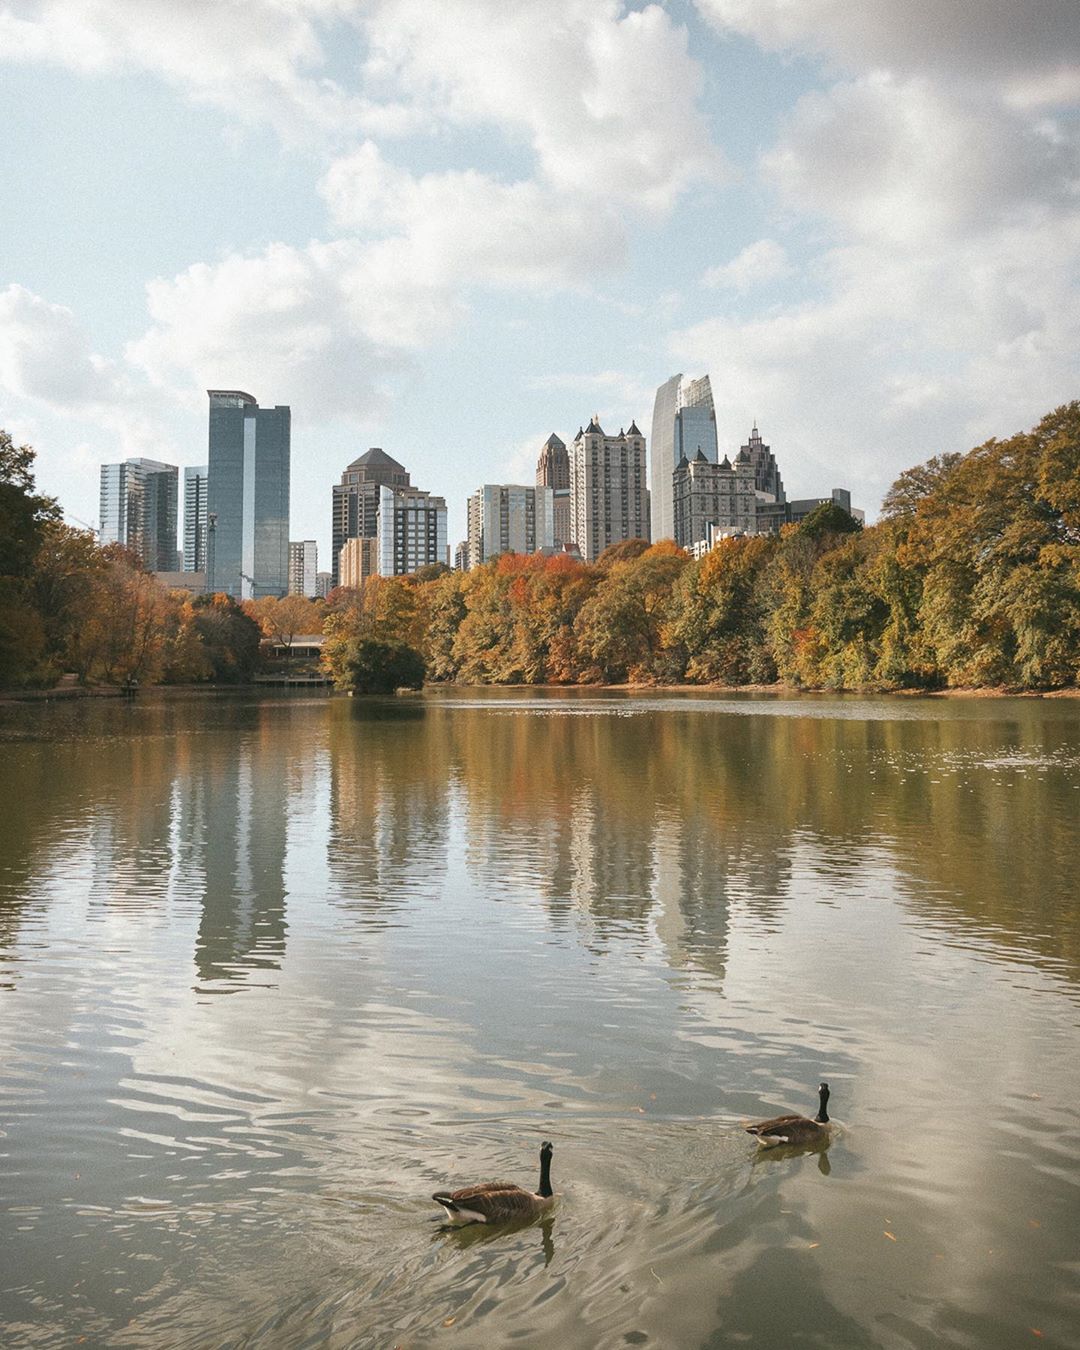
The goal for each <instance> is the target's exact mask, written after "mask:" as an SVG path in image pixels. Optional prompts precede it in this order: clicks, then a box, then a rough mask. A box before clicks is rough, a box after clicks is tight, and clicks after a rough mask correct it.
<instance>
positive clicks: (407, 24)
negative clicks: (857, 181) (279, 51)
mask: <svg viewBox="0 0 1080 1350" xmlns="http://www.w3.org/2000/svg"><path fill="white" fill-rule="evenodd" d="M366 31H367V37H368V40H369V42H370V46H371V52H370V56H369V60H368V66H367V69H368V73H369V75H370V76H372V77H373V78H374V77H377V78H379V79H382V80H388V81H390V83H391V84H392V85H393V87H395V88H397V89H400V90H403V91H408V94H409V97H411V98H412V99H413V100H414V101H415V102H416V103H417V104H420V105H426V106H427V107H428V108H429V109H430V112H431V115H432V117H433V118H434V119H440V120H445V119H449V120H450V121H451V122H453V123H458V124H462V125H483V124H491V125H495V126H497V127H499V128H500V129H502V130H503V131H504V132H507V133H508V134H510V135H511V136H518V137H523V138H524V139H525V141H526V142H527V143H528V144H529V145H530V146H531V148H532V149H533V151H534V152H535V155H536V158H537V166H538V171H539V176H540V178H541V179H542V180H543V181H545V182H546V183H548V184H550V185H551V186H553V187H555V188H557V189H559V190H560V191H563V192H567V193H571V192H572V193H576V194H584V195H583V196H582V197H581V198H580V199H579V200H580V204H581V207H582V209H583V210H587V209H595V208H596V207H597V206H602V205H603V203H604V202H605V200H617V201H619V202H624V203H631V204H636V205H638V206H640V207H643V208H648V209H661V210H662V209H667V208H669V207H670V206H671V205H672V204H673V203H674V201H675V199H676V198H677V197H678V195H679V194H680V193H681V192H682V191H683V190H684V189H685V188H686V187H687V186H688V185H689V184H691V183H693V182H695V181H697V180H700V179H702V178H708V177H715V176H717V175H718V174H719V173H720V171H721V167H722V161H721V157H720V155H719V153H718V151H717V150H716V148H715V147H714V146H713V144H712V143H711V141H710V138H709V134H708V130H707V127H706V124H705V121H704V119H703V117H702V116H701V114H700V112H699V111H698V109H697V107H696V100H697V97H698V94H699V92H700V88H701V71H700V69H699V67H698V65H697V63H696V62H695V61H694V60H693V59H692V58H691V57H690V55H689V52H688V49H687V35H686V30H685V29H682V28H679V27H677V26H676V25H674V24H673V23H672V22H671V20H670V18H669V17H668V15H667V14H665V13H664V11H663V10H662V9H661V8H660V7H659V6H658V5H649V6H648V7H646V8H645V9H643V10H632V11H629V12H626V10H625V7H624V5H623V4H622V3H621V0H531V3H529V4H528V5H507V4H506V3H504V0H439V3H438V4H431V3H430V0H379V2H378V3H376V4H374V5H373V6H372V8H371V11H370V18H369V19H368V21H367V25H366Z"/></svg>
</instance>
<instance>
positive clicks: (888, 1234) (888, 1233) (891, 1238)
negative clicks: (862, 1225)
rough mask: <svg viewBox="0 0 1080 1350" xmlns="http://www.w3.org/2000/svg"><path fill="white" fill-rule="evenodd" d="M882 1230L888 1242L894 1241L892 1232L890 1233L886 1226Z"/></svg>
mask: <svg viewBox="0 0 1080 1350" xmlns="http://www.w3.org/2000/svg"><path fill="white" fill-rule="evenodd" d="M882 1231H883V1232H884V1234H885V1236H886V1237H887V1238H888V1239H889V1241H890V1242H895V1241H896V1238H895V1236H894V1235H893V1234H892V1233H890V1232H889V1230H888V1229H887V1228H885V1229H883V1230H882Z"/></svg>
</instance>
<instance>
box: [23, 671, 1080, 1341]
mask: <svg viewBox="0 0 1080 1350" xmlns="http://www.w3.org/2000/svg"><path fill="white" fill-rule="evenodd" d="M0 752H2V753H0V794H2V795H0V803H2V805H0V1321H2V1323H3V1332H2V1336H0V1340H2V1343H3V1345H4V1346H5V1347H10V1346H45V1345H48V1346H68V1345H74V1344H83V1345H87V1346H96V1345H102V1346H104V1345H109V1346H121V1347H128V1346H130V1347H150V1346H153V1347H159V1346H168V1347H188V1346H191V1347H194V1346H200V1347H201V1346H259V1347H264V1346H274V1347H277V1346H316V1345H318V1346H332V1347H337V1346H341V1347H344V1346H377V1347H391V1346H401V1347H414V1346H416V1347H420V1346H429V1345H432V1346H436V1345H437V1346H446V1347H473V1346H485V1347H486V1346H511V1345H521V1346H526V1347H530V1348H531V1347H539V1348H541V1350H546V1348H547V1347H617V1346H628V1345H631V1346H632V1345H644V1346H649V1345H651V1346H666V1347H683V1346H685V1347H698V1346H710V1347H720V1346H744V1345H750V1346H754V1345H759V1346H763V1347H769V1350H782V1347H785V1346H788V1345H812V1346H823V1347H835V1348H838V1350H839V1348H841V1347H861V1346H886V1347H909V1346H910V1347H938V1346H954V1345H955V1346H970V1347H977V1348H978V1350H987V1348H990V1350H995V1348H996V1347H1016V1346H1025V1345H1043V1346H1078V1345H1080V1090H1078V1089H1080V1054H1078V1051H1080V1030H1078V1023H1080V912H1078V909H1080V907H1078V890H1080V885H1078V881H1077V856H1078V849H1077V845H1078V839H1080V703H1077V702H1065V701H1028V700H1023V701H1022V700H986V701H971V702H968V701H947V702H946V701H936V700H899V699H897V700H886V699H877V700H861V699H856V698H846V699H830V698H804V699H800V700H793V699H777V698H761V697H749V696H748V697H743V698H731V697H711V696H709V695H706V694H692V695H657V696H655V697H631V696H627V695H623V694H609V695H601V694H596V693H593V692H579V691H573V692H569V693H565V694H564V693H551V694H547V693H539V694H538V693H535V692H532V693H503V692H492V693H490V694H472V693H467V694H466V693H460V692H456V693H448V694H433V695H429V696H426V697H424V698H417V699H413V700H407V701H406V700H402V701H399V702H396V703H394V702H375V703H368V702H362V701H347V700H337V699H334V700H330V699H304V700H302V701H294V700H288V699H279V700H276V701H270V700H267V701H262V702H259V701H254V700H247V699H245V698H242V697H241V698H236V699H231V700H230V699H216V698H192V699H176V700H166V699H155V698H154V697H153V696H152V695H140V697H139V699H138V700H136V701H135V702H134V703H133V704H132V705H128V704H125V703H121V702H115V703H114V702H89V703H84V704H80V705H78V706H71V705H67V706H56V707H44V708H43V707H18V708H10V707H9V708H6V709H2V710H0ZM821 1078H827V1079H828V1081H829V1082H830V1083H831V1085H832V1101H831V1104H830V1106H831V1110H832V1112H833V1114H834V1115H835V1116H836V1117H837V1119H838V1121H839V1122H840V1125H841V1129H840V1131H839V1134H838V1137H837V1138H836V1139H835V1140H834V1142H833V1143H832V1145H831V1147H830V1148H829V1149H828V1150H827V1152H823V1153H814V1152H810V1153H802V1154H794V1155H792V1154H788V1155H787V1156H766V1157H763V1158H758V1157H756V1156H755V1151H754V1146H753V1142H752V1141H751V1140H750V1139H749V1138H748V1136H747V1135H745V1134H744V1133H743V1132H742V1130H741V1128H740V1122H742V1121H744V1120H746V1119H750V1118H754V1117H757V1116H761V1115H766V1114H773V1113H774V1112H775V1111H777V1110H780V1109H804V1108H807V1107H810V1108H812V1107H813V1106H814V1105H815V1101H816V1094H815V1089H816V1085H817V1083H818V1081H819V1079H821ZM545 1138H550V1139H552V1140H554V1142H555V1159H554V1167H553V1176H554V1180H555V1184H556V1189H557V1190H558V1191H560V1192H561V1193H562V1199H561V1200H560V1202H559V1204H558V1207H557V1209H556V1212H555V1213H554V1215H553V1216H552V1217H551V1218H550V1219H548V1220H546V1221H544V1222H543V1223H537V1224H534V1225H532V1226H529V1227H525V1228H522V1229H518V1230H517V1231H511V1232H506V1231H503V1232H499V1231H492V1232H486V1231H483V1230H465V1231H464V1232H461V1233H457V1234H453V1233H450V1234H448V1233H444V1232H441V1231H439V1229H438V1228H437V1224H436V1219H437V1211H436V1206H435V1205H433V1204H432V1203H431V1201H430V1200H429V1198H428V1197H429V1195H430V1193H431V1192H432V1191H433V1190H436V1189H438V1188H441V1187H443V1186H445V1185H447V1184H463V1183H465V1182H468V1181H471V1180H480V1179H483V1178H486V1177H490V1176H498V1175H501V1174H505V1175H508V1176H509V1177H511V1178H512V1179H517V1180H520V1181H522V1182H525V1183H528V1184H529V1185H533V1184H535V1180H536V1175H537V1153H538V1149H539V1145H540V1142H541V1140H542V1139H545Z"/></svg>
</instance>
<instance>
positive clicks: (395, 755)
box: [328, 699, 450, 922]
mask: <svg viewBox="0 0 1080 1350" xmlns="http://www.w3.org/2000/svg"><path fill="white" fill-rule="evenodd" d="M331 712H332V715H333V716H332V723H331V730H330V738H329V750H330V830H329V845H328V846H329V857H328V867H329V871H330V876H331V879H332V880H333V883H334V900H335V903H337V904H339V905H343V906H345V907H347V908H351V909H356V910H357V911H358V912H362V913H364V914H365V916H366V918H367V920H368V921H369V922H377V921H379V918H380V916H381V917H383V918H385V917H386V916H388V915H390V914H392V913H394V912H395V911H396V910H398V909H400V908H401V907H402V906H403V905H405V904H406V903H407V902H410V901H412V900H415V899H417V898H420V899H427V900H435V899H437V898H438V896H439V895H440V893H441V889H442V882H443V878H444V876H445V874H446V853H447V844H448V837H449V810H450V807H449V801H450V787H449V779H448V773H449V770H448V755H447V751H446V743H445V742H446V724H445V720H444V719H442V718H441V717H440V716H439V715H437V714H433V715H428V714H427V713H426V711H425V709H424V707H423V705H421V704H419V703H413V702H410V701H405V702H403V703H402V705H401V707H399V708H395V707H394V705H393V704H392V703H388V702H384V701H382V700H370V701H369V700H360V699H357V700H354V701H351V702H349V703H347V704H346V703H344V702H342V703H339V704H337V705H336V706H334V707H333V708H332V709H331Z"/></svg>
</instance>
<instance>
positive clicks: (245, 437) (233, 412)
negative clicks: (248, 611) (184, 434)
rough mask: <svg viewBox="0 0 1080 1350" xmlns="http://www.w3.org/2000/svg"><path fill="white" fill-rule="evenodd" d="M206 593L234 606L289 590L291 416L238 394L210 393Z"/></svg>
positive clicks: (285, 411)
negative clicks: (229, 600)
mask: <svg viewBox="0 0 1080 1350" xmlns="http://www.w3.org/2000/svg"><path fill="white" fill-rule="evenodd" d="M207 393H208V394H209V396H210V453H209V464H208V478H209V482H208V485H207V513H206V515H207V541H206V553H207V572H208V577H207V589H208V590H210V591H212V592H216V591H224V592H225V593H226V594H227V595H231V596H233V597H234V599H237V600H252V599H258V598H259V597H260V596H263V595H277V596H282V595H284V594H285V593H286V591H287V590H288V586H289V454H290V431H291V413H290V411H289V409H288V408H287V407H282V406H279V407H276V408H260V407H259V405H258V403H256V402H255V400H254V399H253V398H252V397H251V395H250V394H245V393H243V391H242V390H239V389H209V390H207Z"/></svg>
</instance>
